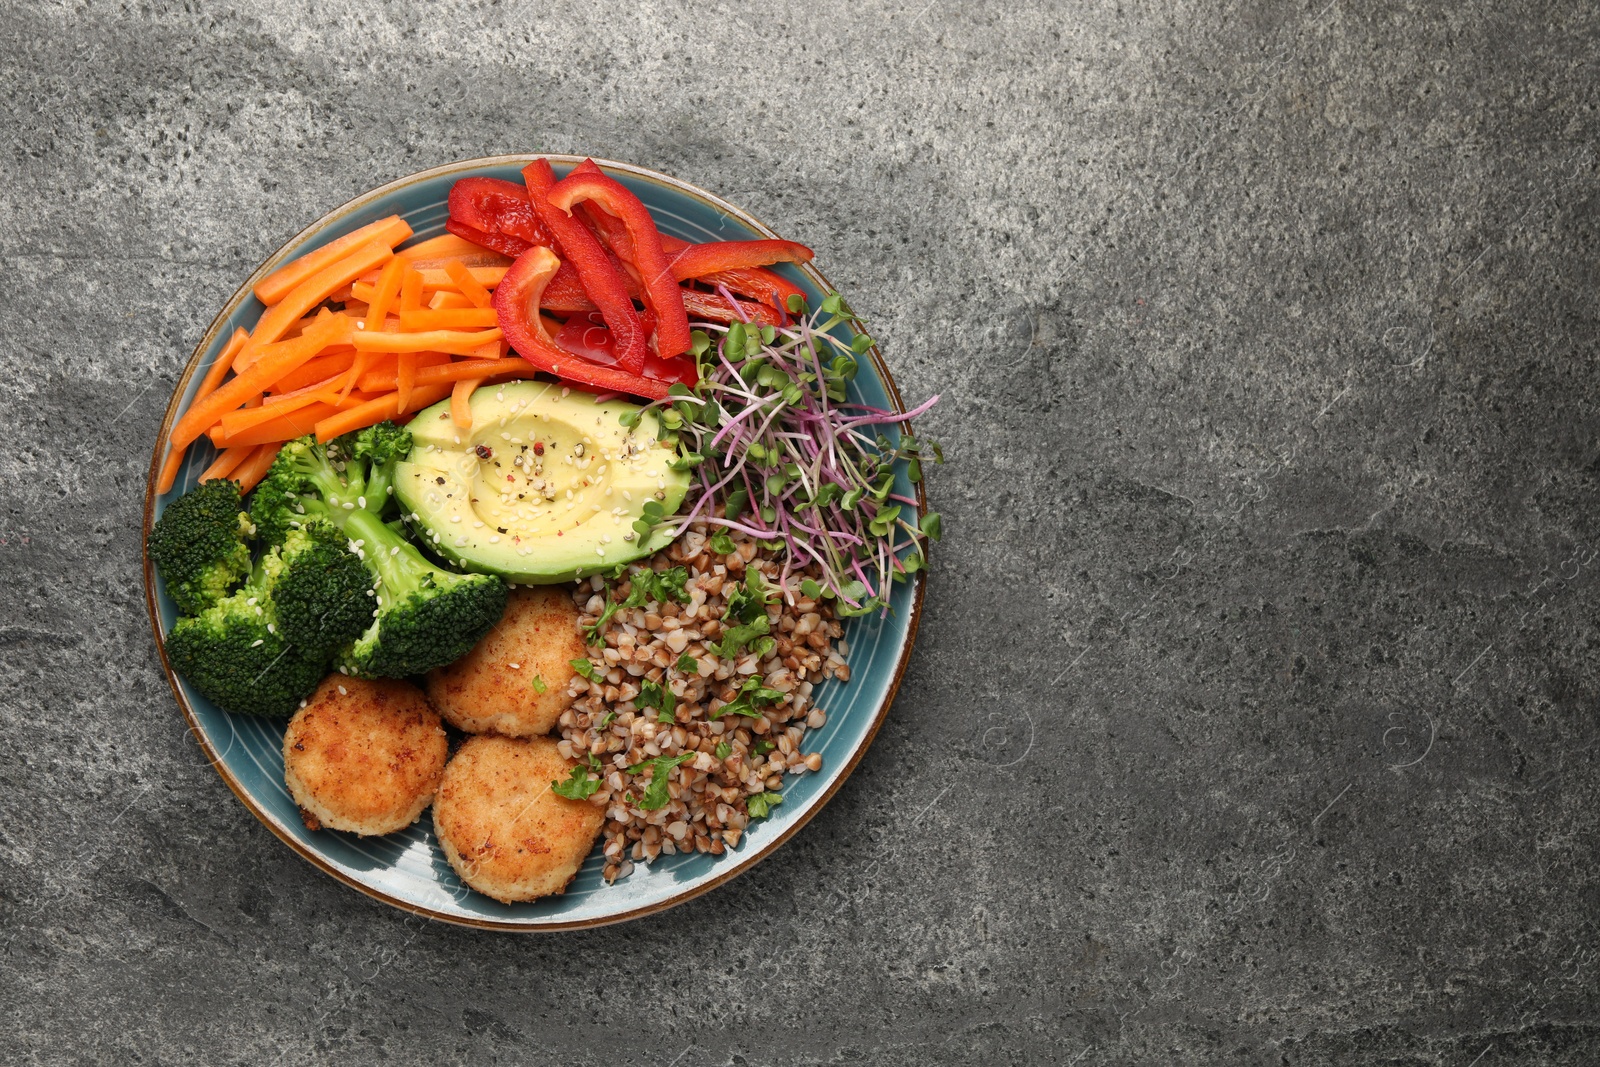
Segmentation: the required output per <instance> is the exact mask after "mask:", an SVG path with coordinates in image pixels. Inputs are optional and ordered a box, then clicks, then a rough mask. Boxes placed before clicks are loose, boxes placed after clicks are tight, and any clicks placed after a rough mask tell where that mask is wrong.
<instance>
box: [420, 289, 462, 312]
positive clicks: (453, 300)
mask: <svg viewBox="0 0 1600 1067" xmlns="http://www.w3.org/2000/svg"><path fill="white" fill-rule="evenodd" d="M469 307H472V301H470V300H468V299H467V298H466V297H464V296H462V295H461V294H460V293H452V292H451V291H450V290H448V289H435V290H434V291H433V299H431V300H429V301H428V309H429V310H430V311H445V310H448V309H450V308H469Z"/></svg>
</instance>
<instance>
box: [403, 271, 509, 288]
mask: <svg viewBox="0 0 1600 1067" xmlns="http://www.w3.org/2000/svg"><path fill="white" fill-rule="evenodd" d="M509 269H510V268H509V267H468V268H467V273H468V274H470V275H471V276H472V280H473V281H475V282H477V283H478V284H479V285H481V286H483V287H484V288H485V289H493V288H494V287H495V286H497V285H499V284H500V280H501V279H502V278H504V277H505V276H506V271H507V270H509ZM417 273H418V274H420V275H422V287H423V288H424V289H454V288H456V282H455V280H454V279H453V278H451V277H450V274H449V272H448V271H447V270H444V269H442V268H439V267H424V268H422V269H420V270H418V271H417Z"/></svg>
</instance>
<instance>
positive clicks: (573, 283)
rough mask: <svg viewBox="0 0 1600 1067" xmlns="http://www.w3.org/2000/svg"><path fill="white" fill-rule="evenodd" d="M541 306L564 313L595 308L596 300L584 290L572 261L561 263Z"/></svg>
mask: <svg viewBox="0 0 1600 1067" xmlns="http://www.w3.org/2000/svg"><path fill="white" fill-rule="evenodd" d="M540 307H543V308H546V309H548V310H550V311H559V312H561V313H562V314H568V313H571V312H583V311H593V310H594V309H595V307H594V301H593V300H590V299H589V294H588V293H586V292H584V291H583V282H582V281H581V280H580V279H579V278H578V272H577V271H575V270H573V269H572V264H571V263H563V264H561V269H560V270H558V271H556V276H555V277H554V278H551V279H550V284H549V285H547V286H545V290H544V302H543V303H542V304H540ZM641 325H642V322H641Z"/></svg>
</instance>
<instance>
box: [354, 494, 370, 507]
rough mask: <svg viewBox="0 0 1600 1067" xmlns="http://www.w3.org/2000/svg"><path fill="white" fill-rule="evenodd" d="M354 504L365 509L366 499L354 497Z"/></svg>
mask: <svg viewBox="0 0 1600 1067" xmlns="http://www.w3.org/2000/svg"><path fill="white" fill-rule="evenodd" d="M356 503H357V504H360V505H361V506H362V507H366V506H367V498H366V497H364V496H358V497H356Z"/></svg>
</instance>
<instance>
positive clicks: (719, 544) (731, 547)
mask: <svg viewBox="0 0 1600 1067" xmlns="http://www.w3.org/2000/svg"><path fill="white" fill-rule="evenodd" d="M711 551H713V552H715V553H716V554H717V555H719V556H731V555H733V553H735V552H737V551H739V548H738V546H737V545H735V544H734V543H733V538H731V537H729V536H728V534H727V531H725V530H718V531H717V532H716V533H714V534H712V535H711Z"/></svg>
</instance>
